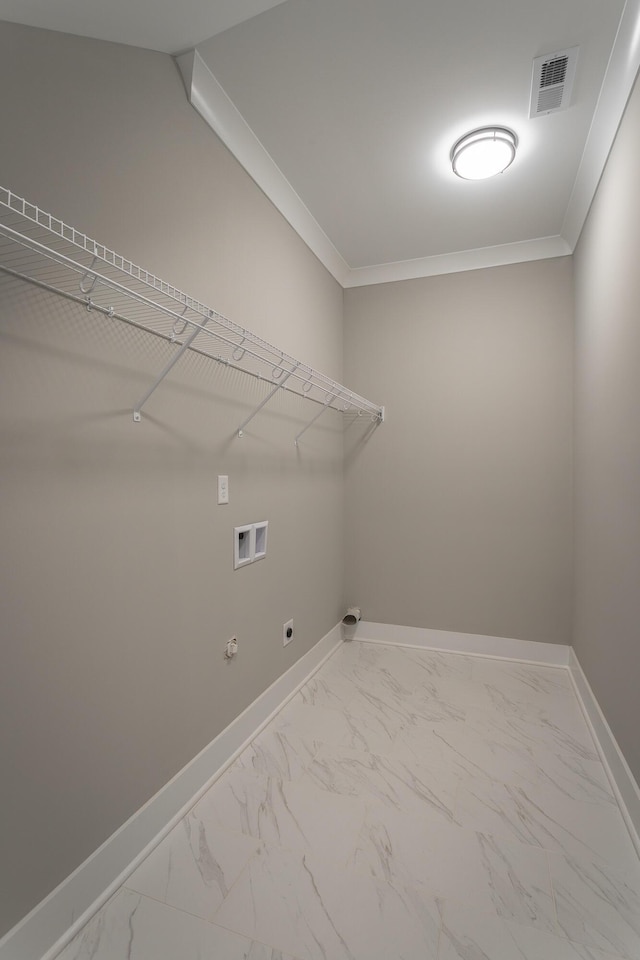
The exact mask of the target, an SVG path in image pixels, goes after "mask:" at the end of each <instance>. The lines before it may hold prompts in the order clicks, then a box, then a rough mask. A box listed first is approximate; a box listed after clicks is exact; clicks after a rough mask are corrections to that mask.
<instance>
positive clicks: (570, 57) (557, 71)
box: [529, 47, 580, 117]
mask: <svg viewBox="0 0 640 960" xmlns="http://www.w3.org/2000/svg"><path fill="white" fill-rule="evenodd" d="M579 49H580V48H579V47H569V49H567V50H559V51H558V53H549V54H547V55H546V56H544V57H536V58H535V60H534V61H533V77H532V80H531V103H530V106H529V116H530V117H542V116H546V114H548V113H558V111H559V110H566V109H567V107H568V106H569V103H570V101H571V90H572V87H573V80H574V77H575V75H576V63H577V62H578V50H579Z"/></svg>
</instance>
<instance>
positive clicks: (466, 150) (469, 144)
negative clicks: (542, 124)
mask: <svg viewBox="0 0 640 960" xmlns="http://www.w3.org/2000/svg"><path fill="white" fill-rule="evenodd" d="M517 143H518V141H517V139H516V135H515V133H513V131H512V130H508V129H507V128H506V127H482V129H480V130H473V131H472V132H471V133H467V134H465V135H464V137H461V138H460V139H459V140H458V141H457V142H456V143H455V144H454V145H453V149H452V150H451V166H452V167H453V172H454V173H455V174H456V175H457V176H458V177H462V179H463V180H486V179H488V178H489V177H495V176H496V174H498V173H503V171H504V170H506V169H507V167H509V166H510V165H511V164H512V163H513V161H514V159H515V155H516V146H517Z"/></svg>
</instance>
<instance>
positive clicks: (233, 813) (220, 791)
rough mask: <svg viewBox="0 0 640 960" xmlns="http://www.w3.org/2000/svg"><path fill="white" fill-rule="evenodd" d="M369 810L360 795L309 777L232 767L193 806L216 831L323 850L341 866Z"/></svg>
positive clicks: (289, 846) (295, 847)
mask: <svg viewBox="0 0 640 960" xmlns="http://www.w3.org/2000/svg"><path fill="white" fill-rule="evenodd" d="M364 812H365V807H364V803H362V802H361V801H359V800H357V799H355V798H353V797H350V796H338V795H336V794H333V793H328V792H327V791H326V790H322V789H320V788H319V787H318V786H316V785H315V784H314V783H313V782H311V781H310V780H309V779H308V778H305V779H301V780H297V781H293V782H290V781H286V780H277V779H275V778H273V777H260V776H257V775H255V774H253V773H251V772H250V771H247V770H244V769H242V768H233V767H232V768H230V769H229V770H228V771H227V772H226V774H224V775H223V776H222V777H221V778H220V780H218V781H217V782H216V783H215V784H214V785H213V786H212V788H211V789H210V790H209V791H208V793H207V794H206V795H205V796H204V797H203V798H202V799H201V800H200V801H199V802H198V803H197V804H196V806H195V808H194V811H193V813H194V816H196V817H198V818H201V820H202V821H203V822H204V823H206V824H207V825H209V826H210V828H211V830H212V832H216V833H220V832H225V831H231V833H242V834H246V835H247V836H250V837H255V838H256V839H257V840H261V841H264V842H268V843H270V844H277V845H278V846H280V847H285V848H287V849H289V850H293V851H297V852H300V853H305V852H309V851H311V850H321V851H322V852H323V856H325V857H326V858H327V861H328V862H331V863H333V865H334V867H335V868H336V869H339V868H340V867H341V866H344V865H345V864H346V863H347V862H349V860H350V859H351V858H352V856H353V851H354V849H355V844H356V841H357V837H358V834H359V831H360V828H361V825H362V822H363V820H364Z"/></svg>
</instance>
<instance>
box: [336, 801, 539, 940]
mask: <svg viewBox="0 0 640 960" xmlns="http://www.w3.org/2000/svg"><path fill="white" fill-rule="evenodd" d="M355 867H356V869H357V870H358V871H360V872H362V873H365V874H368V875H369V876H373V877H375V878H377V879H379V880H387V881H388V882H389V883H394V884H395V883H404V884H407V885H410V886H414V887H418V888H420V889H422V890H424V892H425V895H429V896H435V897H441V898H444V899H445V900H448V899H454V900H458V901H460V902H463V903H467V904H473V905H474V906H476V907H478V908H480V909H482V910H484V911H486V912H489V913H493V914H495V915H497V916H500V917H502V918H503V919H507V920H514V921H516V922H517V923H522V924H525V925H530V926H535V927H537V928H539V929H542V930H547V931H550V932H554V933H556V932H558V931H557V925H556V921H555V910H554V904H553V898H552V894H551V882H550V878H549V867H548V863H547V858H546V854H545V852H544V851H543V850H541V849H537V848H535V847H530V846H526V845H524V844H517V843H513V844H507V843H504V842H499V841H497V840H496V839H495V838H494V837H487V836H483V835H482V834H477V833H474V832H473V831H470V830H465V829H463V828H462V827H459V826H457V825H455V824H453V825H452V824H443V823H434V821H433V820H432V819H429V820H422V821H420V820H418V819H417V818H415V817H413V818H410V819H409V818H404V817H403V816H402V814H398V813H397V812H394V811H389V810H388V809H386V808H376V809H375V810H372V811H371V812H370V813H369V814H368V815H367V818H366V819H365V825H364V827H363V829H362V832H361V835H360V841H359V843H358V849H357V851H356V858H355Z"/></svg>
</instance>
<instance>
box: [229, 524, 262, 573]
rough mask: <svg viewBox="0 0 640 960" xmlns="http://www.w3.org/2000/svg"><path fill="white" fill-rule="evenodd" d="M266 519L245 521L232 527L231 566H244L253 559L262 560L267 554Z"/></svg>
mask: <svg viewBox="0 0 640 960" xmlns="http://www.w3.org/2000/svg"><path fill="white" fill-rule="evenodd" d="M268 527H269V521H268V520H261V521H260V522H259V523H247V524H245V525H244V526H243V527H234V528H233V566H234V569H235V570H237V569H238V567H244V566H246V565H247V564H248V563H253V561H254V560H262V558H263V557H265V556H266V554H267V528H268Z"/></svg>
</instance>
